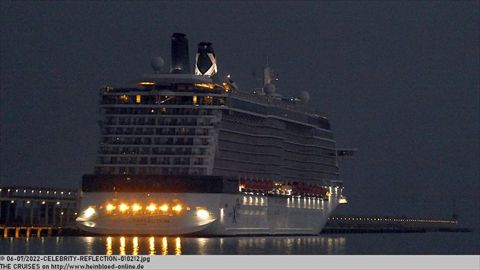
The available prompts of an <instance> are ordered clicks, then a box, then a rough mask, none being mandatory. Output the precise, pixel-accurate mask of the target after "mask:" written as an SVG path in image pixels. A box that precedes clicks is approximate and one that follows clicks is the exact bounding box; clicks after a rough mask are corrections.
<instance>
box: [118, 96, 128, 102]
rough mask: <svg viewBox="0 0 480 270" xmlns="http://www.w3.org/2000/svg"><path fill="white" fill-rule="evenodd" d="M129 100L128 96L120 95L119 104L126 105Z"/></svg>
mask: <svg viewBox="0 0 480 270" xmlns="http://www.w3.org/2000/svg"><path fill="white" fill-rule="evenodd" d="M128 100H129V98H128V96H127V95H122V96H120V102H121V103H127V102H128Z"/></svg>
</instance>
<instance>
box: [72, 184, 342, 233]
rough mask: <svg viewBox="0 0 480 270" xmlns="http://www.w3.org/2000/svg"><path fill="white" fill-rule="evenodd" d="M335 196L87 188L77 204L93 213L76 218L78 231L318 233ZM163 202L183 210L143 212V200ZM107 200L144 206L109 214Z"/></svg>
mask: <svg viewBox="0 0 480 270" xmlns="http://www.w3.org/2000/svg"><path fill="white" fill-rule="evenodd" d="M338 198H339V195H338V194H335V193H332V196H331V197H330V198H329V199H328V200H322V199H320V198H313V197H312V198H300V197H276V196H264V195H253V194H250V195H249V194H227V193H177V194H175V193H151V194H145V193H130V192H125V193H120V192H118V193H113V192H112V193H109V192H88V193H84V194H83V197H82V202H81V207H82V208H81V209H82V210H86V209H88V208H92V207H93V208H94V209H96V210H95V214H93V215H92V214H91V213H89V214H90V215H87V214H85V211H83V212H82V213H81V215H80V216H79V218H77V222H78V226H79V227H80V228H81V229H82V230H84V231H86V232H90V233H95V234H102V235H113V234H115V235H185V234H197V235H287V234H288V235H312V234H318V233H320V231H321V230H322V228H323V226H324V225H325V223H326V221H327V219H328V216H329V215H330V213H331V212H332V211H333V209H334V208H335V207H336V205H337V203H338ZM163 202H174V203H178V204H181V205H182V210H181V211H178V212H176V213H174V212H169V213H157V212H159V211H156V212H155V213H157V214H154V213H148V212H147V211H146V206H147V205H149V204H152V203H157V205H160V204H161V203H163ZM107 203H111V204H112V205H116V206H117V209H118V206H119V205H120V204H122V203H124V204H125V205H130V206H131V205H133V204H137V205H139V206H141V207H142V209H143V210H141V211H137V212H132V211H131V209H130V210H129V211H125V212H124V213H120V212H119V211H117V212H116V213H115V214H112V213H108V212H107V211H106V209H105V207H104V206H105V205H106V204H107ZM170 205H172V204H170ZM198 209H202V210H201V211H203V213H199V212H198V211H199V210H198ZM92 212H93V211H92ZM207 212H208V214H205V213H207ZM200 214H201V215H200Z"/></svg>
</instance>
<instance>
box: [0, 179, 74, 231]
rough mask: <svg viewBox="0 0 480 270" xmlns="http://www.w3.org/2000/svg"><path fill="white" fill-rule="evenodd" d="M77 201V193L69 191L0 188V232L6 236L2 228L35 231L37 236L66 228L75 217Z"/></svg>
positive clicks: (38, 188) (19, 187)
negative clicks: (46, 231) (59, 228)
mask: <svg viewBox="0 0 480 270" xmlns="http://www.w3.org/2000/svg"><path fill="white" fill-rule="evenodd" d="M77 201H78V196H77V191H76V190H72V189H54V188H45V187H43V188H41V187H26V186H8V187H0V228H4V230H3V232H4V234H5V230H6V231H7V234H9V231H10V230H11V229H5V228H12V227H15V228H37V229H34V230H35V231H36V232H37V231H40V232H41V231H42V230H44V228H51V230H53V231H54V230H56V229H55V228H57V227H62V226H69V225H71V224H74V221H75V218H76V216H77V214H78V212H77ZM15 230H16V231H17V229H15ZM19 230H21V231H23V230H28V229H19ZM31 230H32V229H30V231H31Z"/></svg>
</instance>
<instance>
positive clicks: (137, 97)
mask: <svg viewBox="0 0 480 270" xmlns="http://www.w3.org/2000/svg"><path fill="white" fill-rule="evenodd" d="M135 101H136V102H137V103H140V102H142V96H141V95H136V96H135Z"/></svg>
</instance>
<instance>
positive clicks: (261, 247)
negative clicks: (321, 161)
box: [102, 236, 346, 255]
mask: <svg viewBox="0 0 480 270" xmlns="http://www.w3.org/2000/svg"><path fill="white" fill-rule="evenodd" d="M102 240H103V241H104V243H105V251H104V252H103V253H102V254H107V255H116V254H119V255H157V252H156V251H157V250H160V251H161V252H160V255H182V254H343V253H344V248H345V244H346V239H345V237H222V238H182V237H154V236H151V237H123V236H122V237H115V236H109V237H107V238H103V239H102ZM182 245H185V247H182ZM116 246H118V250H119V252H118V253H115V252H114V250H115V249H116ZM311 249H314V250H316V251H314V252H308V250H311ZM306 251H307V252H306Z"/></svg>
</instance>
